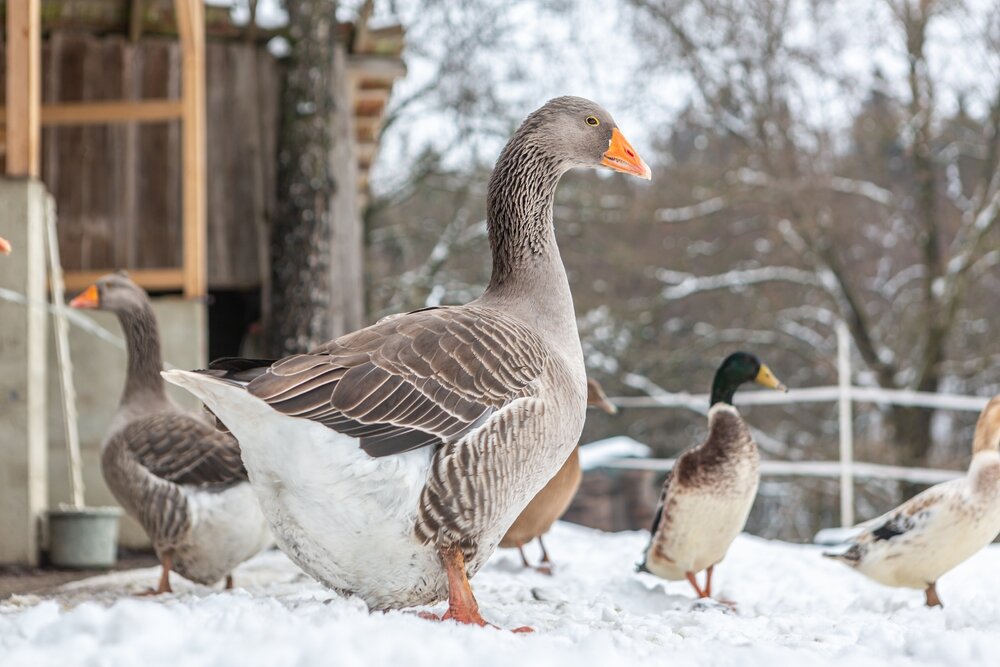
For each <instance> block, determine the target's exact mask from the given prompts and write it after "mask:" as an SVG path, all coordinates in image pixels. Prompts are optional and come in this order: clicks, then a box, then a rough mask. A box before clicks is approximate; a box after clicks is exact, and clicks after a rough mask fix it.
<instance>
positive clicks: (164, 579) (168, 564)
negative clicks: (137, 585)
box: [139, 554, 174, 595]
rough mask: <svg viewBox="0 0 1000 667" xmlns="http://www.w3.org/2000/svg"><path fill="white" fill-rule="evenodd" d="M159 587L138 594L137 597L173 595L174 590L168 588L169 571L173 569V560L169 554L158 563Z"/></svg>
mask: <svg viewBox="0 0 1000 667" xmlns="http://www.w3.org/2000/svg"><path fill="white" fill-rule="evenodd" d="M160 566H161V569H160V585H159V586H157V587H156V589H155V590H154V589H152V588H150V589H148V590H146V591H143V592H142V593H139V595H162V594H163V593H173V592H174V589H172V588H171V587H170V570H171V568H173V558H171V556H170V554H166V555H164V556H163V560H162V561H160Z"/></svg>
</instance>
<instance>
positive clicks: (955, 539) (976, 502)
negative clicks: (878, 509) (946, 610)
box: [823, 396, 1000, 607]
mask: <svg viewBox="0 0 1000 667" xmlns="http://www.w3.org/2000/svg"><path fill="white" fill-rule="evenodd" d="M998 533H1000V396H997V397H994V398H993V399H992V400H991V401H990V402H989V403H988V404H987V405H986V407H985V408H984V409H983V411H982V412H981V413H980V415H979V421H978V422H976V433H975V436H974V439H973V442H972V462H971V463H970V464H969V471H968V473H966V475H965V476H964V477H960V478H958V479H953V480H951V481H950V482H944V483H942V484H937V485H935V486H932V487H931V488H929V489H927V490H926V491H923V492H922V493H918V494H917V495H916V496H914V497H912V498H910V499H909V500H907V501H906V502H905V503H903V504H902V505H900V506H899V507H897V508H896V509H894V510H892V511H890V512H887V513H886V514H883V515H882V516H880V517H877V518H875V519H872V520H871V521H867V522H865V523H863V524H861V525H859V526H857V527H856V530H855V532H854V535H853V536H852V537H851V539H850V540H849V541H847V542H846V543H844V544H843V545H842V547H841V548H840V549H838V550H837V551H834V552H828V553H825V554H823V555H825V556H827V557H829V558H836V559H837V560H840V561H841V562H843V563H846V564H847V565H849V566H851V567H853V568H854V569H855V570H857V571H858V572H860V573H861V574H863V575H865V576H866V577H868V578H869V579H874V580H875V581H877V582H879V583H880V584H884V585H886V586H895V587H899V588H916V589H918V590H923V591H924V597H925V600H926V603H927V606H928V607H940V606H942V605H941V599H940V598H939V597H938V594H937V580H938V579H939V578H941V576H942V575H944V574H945V573H947V572H949V571H950V570H952V569H953V568H954V567H956V566H958V565H960V564H961V563H963V562H965V561H966V560H968V559H969V558H971V557H972V556H973V555H974V554H976V552H978V551H979V550H981V549H983V548H985V547H986V546H987V545H989V544H990V542H992V541H993V540H995V539H996V537H997V534H998Z"/></svg>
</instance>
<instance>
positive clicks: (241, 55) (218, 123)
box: [0, 32, 280, 288]
mask: <svg viewBox="0 0 1000 667" xmlns="http://www.w3.org/2000/svg"><path fill="white" fill-rule="evenodd" d="M179 65H180V46H179V44H178V42H177V41H176V40H171V39H162V38H154V37H147V38H143V39H141V40H139V41H138V42H136V43H131V42H129V41H128V40H127V39H125V38H124V37H120V36H106V37H97V36H93V35H87V34H82V33H74V32H54V33H53V34H51V35H50V36H49V38H48V39H46V40H45V42H44V44H43V64H42V97H43V104H44V103H55V102H78V101H111V100H121V99H127V100H139V99H162V98H177V97H178V96H179V94H180V85H181V84H180V67H179ZM2 78H3V77H2V73H0V82H2ZM206 78H207V93H208V94H207V98H208V99H207V105H208V109H207V116H208V132H207V135H208V146H207V153H208V155H207V158H208V173H207V181H208V182H207V188H208V193H207V194H208V197H207V206H208V269H209V274H208V280H209V285H210V287H213V288H242V287H251V286H255V285H259V284H260V279H259V276H260V270H259V266H260V265H259V262H258V241H257V239H258V229H259V223H260V222H261V221H264V220H267V216H268V213H269V211H271V210H272V208H273V201H274V195H275V180H274V178H275V177H274V163H275V155H276V150H277V149H276V145H275V141H276V134H277V133H276V130H277V123H278V92H279V86H280V79H279V71H278V65H277V63H276V62H275V60H274V58H273V57H272V56H271V55H270V54H269V53H268V52H267V51H266V50H265V49H263V48H259V47H255V46H253V45H251V44H248V43H243V42H236V41H219V42H209V43H208V47H207V72H206ZM2 88H3V86H2V85H0V90H2ZM248 100H257V106H256V108H254V107H253V106H252V104H251V103H250V102H248ZM180 138H181V136H180V126H179V123H177V122H169V123H158V124H142V125H136V124H123V125H110V126H86V127H50V128H45V129H44V130H43V134H42V179H43V180H44V181H45V183H46V185H47V186H48V188H49V190H50V191H51V192H52V193H53V194H54V195H55V198H56V203H57V207H58V209H57V210H58V211H59V237H60V238H59V241H60V247H61V250H62V260H63V265H64V268H65V269H66V270H68V271H74V270H99V269H106V268H119V267H125V268H167V267H178V266H180V263H181V172H180V168H181V144H180Z"/></svg>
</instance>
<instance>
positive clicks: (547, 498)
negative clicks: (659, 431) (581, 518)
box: [500, 378, 618, 574]
mask: <svg viewBox="0 0 1000 667" xmlns="http://www.w3.org/2000/svg"><path fill="white" fill-rule="evenodd" d="M587 407H594V408H598V409H600V410H603V411H604V412H606V413H608V414H609V415H613V414H617V413H618V407H617V406H616V405H614V404H613V403H611V401H609V400H608V397H607V396H606V395H605V394H604V389H603V387H601V383H600V382H598V381H597V380H595V379H593V378H587ZM582 479H583V471H582V470H581V469H580V448H579V447H574V448H573V451H572V452H571V453H570V455H569V458H568V459H566V463H564V464H563V466H562V468H559V472H557V473H556V475H555V477H553V478H552V479H550V480H549V483H548V484H546V485H545V486H544V487H542V490H541V491H539V492H538V493H537V494H536V495H535V497H534V498H532V499H531V502H530V503H528V506H527V507H525V508H524V510H523V511H522V512H521V514H520V515H518V517H517V519H516V520H515V521H514V523H513V524H512V525H511V527H510V528H508V529H507V533H506V534H505V535H504V536H503V539H502V540H500V546H501V547H502V548H504V549H515V548H516V549H517V550H518V552H520V554H521V562H522V563H524V567H526V568H530V567H531V564H530V563H529V562H528V559H527V557H526V556H525V555H524V545H525V544H527V543H528V542H530V541H531V540H538V546H539V547H541V549H542V561H541V564H539V565H538V566H537V567H535V569H536V570H538V571H539V572H541V573H542V574H552V561H551V560H550V559H549V552H548V551H547V550H546V549H545V543H544V542H543V541H542V535H544V534H545V533H547V532H549V529H551V528H552V524H554V523H555V522H556V521H558V520H559V517H561V516H562V515H563V514H565V513H566V510H567V509H568V508H569V504H570V503H571V502H572V501H573V496H575V495H576V491H577V489H579V488H580V481H581V480H582Z"/></svg>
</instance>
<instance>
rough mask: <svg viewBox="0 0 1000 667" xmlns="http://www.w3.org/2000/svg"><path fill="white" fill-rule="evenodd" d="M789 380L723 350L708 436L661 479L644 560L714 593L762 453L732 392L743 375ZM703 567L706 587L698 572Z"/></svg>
mask: <svg viewBox="0 0 1000 667" xmlns="http://www.w3.org/2000/svg"><path fill="white" fill-rule="evenodd" d="M751 381H754V382H757V383H758V384H760V385H763V386H765V387H770V388H772V389H780V390H782V391H784V390H785V387H784V385H782V384H781V383H780V382H778V380H777V378H775V377H774V374H773V373H772V372H771V369H769V368H768V367H767V366H765V365H764V364H762V363H761V362H760V360H759V359H758V358H757V357H755V356H754V355H752V354H748V353H746V352H734V353H733V354H731V355H729V356H728V357H726V359H725V360H724V361H723V362H722V365H721V366H719V370H718V371H716V373H715V379H714V381H713V382H712V394H711V407H710V408H709V411H708V429H709V433H708V439H706V440H705V442H703V443H702V444H700V445H698V446H697V447H692V448H691V449H688V450H687V451H685V452H684V453H683V454H681V455H680V456H678V457H677V461H676V462H675V463H674V467H673V470H671V471H670V473H668V474H667V478H666V480H664V482H663V491H662V492H661V494H660V502H659V505H658V507H657V509H656V515H655V517H654V518H653V528H652V530H651V535H650V541H649V546H648V547H647V548H646V552H645V559H644V561H643V562H642V564H640V565H639V569H640V570H641V571H644V572H649V573H651V574H655V575H656V576H658V577H662V578H664V579H667V580H670V581H679V580H681V579H687V580H688V582H690V584H691V586H692V587H693V588H694V590H695V592H696V593H697V594H698V597H699V598H707V597H711V595H712V571H713V569H714V568H715V566H716V565H718V564H719V563H720V562H721V561H722V559H723V558H725V556H726V552H727V551H728V550H729V545H731V544H732V543H733V540H735V539H736V536H737V535H739V534H740V531H742V530H743V526H745V525H746V521H747V517H748V516H749V515H750V508H751V507H752V506H753V501H754V498H755V497H756V496H757V484H758V482H759V481H760V472H759V465H760V456H759V454H758V452H757V443H755V442H754V440H753V437H752V436H751V435H750V429H749V428H747V425H746V423H744V421H743V418H742V417H740V413H739V412H738V411H737V410H736V408H735V407H733V395H734V394H735V393H736V390H737V389H738V388H739V387H740V386H741V385H742V384H744V383H746V382H751ZM702 570H706V579H705V587H704V588H702V587H700V586H699V585H698V580H697V579H696V578H695V575H696V574H698V573H699V572H701V571H702Z"/></svg>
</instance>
